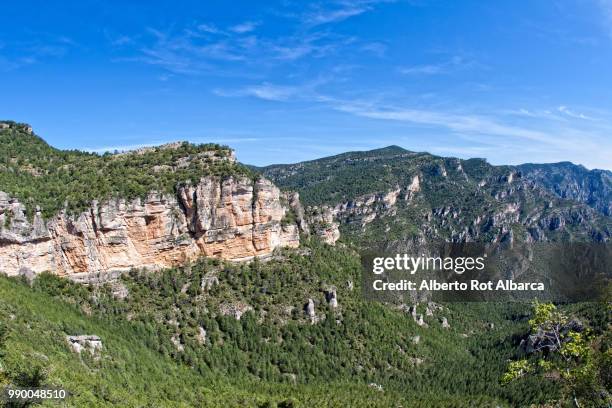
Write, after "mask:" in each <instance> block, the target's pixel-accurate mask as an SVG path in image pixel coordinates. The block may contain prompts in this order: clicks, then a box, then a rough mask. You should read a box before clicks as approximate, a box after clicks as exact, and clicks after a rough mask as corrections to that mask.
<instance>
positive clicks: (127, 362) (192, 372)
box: [0, 242, 558, 407]
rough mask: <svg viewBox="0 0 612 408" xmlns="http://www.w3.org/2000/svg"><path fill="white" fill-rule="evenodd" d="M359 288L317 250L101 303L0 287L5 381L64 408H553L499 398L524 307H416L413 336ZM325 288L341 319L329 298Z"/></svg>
mask: <svg viewBox="0 0 612 408" xmlns="http://www.w3.org/2000/svg"><path fill="white" fill-rule="evenodd" d="M359 274H360V264H359V259H358V257H357V256H356V254H355V253H354V252H353V251H352V250H350V249H348V248H345V249H342V248H339V249H335V248H332V247H329V246H322V245H320V244H317V243H316V242H312V243H311V244H309V245H308V246H307V247H305V248H303V249H301V250H286V251H284V252H282V253H279V254H278V255H277V257H276V258H275V259H273V260H270V261H268V262H265V263H262V262H254V263H250V264H241V265H236V264H231V263H224V262H219V261H210V260H204V259H203V260H201V261H199V262H197V263H195V264H191V265H187V266H185V267H183V268H178V269H172V270H166V271H162V272H160V273H156V274H152V273H144V272H138V271H134V272H133V273H130V274H129V275H126V276H125V277H124V278H122V279H121V283H120V284H113V285H108V286H105V287H93V286H81V285H77V284H73V283H70V282H69V281H67V280H63V279H60V278H57V277H54V276H52V275H42V276H39V277H38V278H37V279H36V280H35V281H34V283H33V287H32V288H29V287H28V286H27V285H26V284H25V283H18V282H17V281H15V280H10V279H7V278H1V279H0V294H1V296H0V314H1V315H2V322H3V333H4V335H3V337H2V339H3V341H2V343H3V345H2V348H1V350H2V354H0V355H1V356H2V357H1V359H2V367H3V368H2V374H1V375H2V377H1V378H3V380H2V381H3V382H4V383H13V384H24V383H27V382H28V381H32V380H31V378H32V377H33V376H36V377H37V378H39V380H37V381H38V382H40V383H43V384H48V385H58V386H59V385H62V386H64V387H66V388H67V389H68V390H69V391H71V392H72V393H73V397H71V399H70V400H69V403H70V405H71V406H83V404H92V405H97V406H104V404H107V405H109V406H110V405H111V404H112V403H113V402H114V403H117V401H125V404H126V406H139V405H140V404H147V402H148V403H149V404H150V403H153V404H154V405H156V404H159V403H160V401H166V402H164V405H166V404H167V405H168V406H171V405H172V404H174V405H179V404H180V402H186V403H188V404H191V405H199V404H200V403H201V404H202V405H203V406H206V404H209V405H210V406H216V405H218V404H220V403H221V402H222V401H223V403H226V404H227V405H229V406H274V404H277V403H278V404H279V405H278V406H303V407H312V406H347V404H349V405H350V406H363V407H371V406H381V407H387V406H396V405H403V406H423V407H430V406H453V407H458V406H465V407H471V406H491V405H495V406H520V405H526V404H529V403H534V402H537V403H543V402H545V401H547V400H550V399H555V398H558V393H557V390H556V387H555V384H554V382H547V383H542V382H541V381H540V380H539V379H537V378H523V379H521V380H519V381H517V382H515V383H512V384H509V385H505V386H502V385H501V383H500V378H501V376H502V375H503V373H504V371H505V369H506V365H507V360H508V359H511V358H515V357H517V356H520V353H519V351H518V342H519V341H520V339H521V337H522V336H524V334H525V333H526V330H527V318H528V310H529V307H528V305H523V304H516V305H510V306H509V305H502V304H471V305H468V304H465V305H464V304H449V305H444V306H442V305H427V304H424V305H421V306H419V308H420V310H419V311H420V312H425V308H428V309H431V310H432V312H433V315H432V316H429V315H428V316H427V317H426V319H425V321H426V323H427V327H425V326H422V327H421V326H418V325H417V324H416V322H415V321H414V320H413V319H412V316H411V315H410V314H409V313H408V312H407V311H405V310H403V309H401V308H400V309H398V308H396V307H390V306H385V305H382V304H379V303H370V302H368V301H364V300H363V299H362V296H361V291H360V281H359V279H360V278H359ZM351 287H352V290H351V289H350V288H351ZM332 288H333V289H335V293H336V297H335V299H336V300H337V302H338V304H337V307H333V306H332V305H331V304H330V302H329V299H330V298H329V296H326V294H329V292H330V290H332ZM309 299H312V301H313V303H314V316H313V315H309V313H307V312H308V310H307V308H305V306H306V305H307V304H308V301H309ZM421 309H422V310H421ZM237 317H240V318H239V319H237ZM443 317H445V318H446V319H447V321H448V322H449V323H450V328H444V327H443V326H442V324H441V321H442V318H443ZM77 334H95V335H98V336H100V338H101V340H102V343H103V348H102V350H101V351H100V352H99V354H97V355H96V357H94V358H90V357H89V356H88V355H87V354H86V353H85V352H81V354H80V355H79V354H77V353H74V352H72V351H71V350H70V348H69V346H68V344H67V341H66V336H67V335H77ZM43 337H44V338H45V339H48V340H46V341H44V342H41V341H39V339H40V338H43ZM517 353H518V354H517ZM33 370H37V371H36V372H34V371H33ZM170 401H172V403H171V402H170ZM196 401H197V402H196ZM283 403H284V404H285V405H282V404H283ZM266 404H268V405H266ZM288 404H294V405H288ZM407 404H409V405H407Z"/></svg>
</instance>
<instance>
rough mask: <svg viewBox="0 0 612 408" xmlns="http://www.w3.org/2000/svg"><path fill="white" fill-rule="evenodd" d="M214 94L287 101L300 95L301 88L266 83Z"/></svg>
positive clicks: (215, 91)
mask: <svg viewBox="0 0 612 408" xmlns="http://www.w3.org/2000/svg"><path fill="white" fill-rule="evenodd" d="M213 92H214V94H215V95H217V96H225V97H238V96H252V97H255V98H259V99H263V100H266V101H287V100H289V99H290V98H291V97H293V96H295V95H297V94H298V92H299V88H298V87H293V86H282V85H273V84H268V83H264V84H261V85H253V86H248V87H245V88H242V89H237V90H226V89H215V90H213Z"/></svg>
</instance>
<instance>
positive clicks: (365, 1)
mask: <svg viewBox="0 0 612 408" xmlns="http://www.w3.org/2000/svg"><path fill="white" fill-rule="evenodd" d="M392 1H393V0H341V1H329V2H323V3H317V4H315V5H314V6H313V7H312V9H311V10H310V11H308V12H306V13H304V14H303V15H302V21H303V22H304V23H305V24H307V25H309V26H317V25H322V24H330V23H337V22H340V21H343V20H346V19H348V18H351V17H355V16H358V15H360V14H363V13H366V12H368V11H371V10H373V9H374V7H375V6H376V5H377V4H379V3H389V2H392Z"/></svg>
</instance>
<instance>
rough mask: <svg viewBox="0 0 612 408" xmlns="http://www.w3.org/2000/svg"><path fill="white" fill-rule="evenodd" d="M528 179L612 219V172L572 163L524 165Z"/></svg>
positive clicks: (521, 169) (523, 168)
mask: <svg viewBox="0 0 612 408" xmlns="http://www.w3.org/2000/svg"><path fill="white" fill-rule="evenodd" d="M518 168H519V169H520V171H521V172H522V173H523V175H524V176H525V177H526V178H529V179H531V180H534V181H536V182H538V183H540V184H541V185H543V186H545V187H546V188H548V189H549V190H550V191H552V192H553V193H554V194H555V195H557V196H558V197H560V198H564V199H570V200H574V201H579V202H582V203H585V204H587V205H589V206H590V207H592V208H595V209H596V210H598V211H599V212H601V213H602V214H604V215H607V216H612V172H610V171H608V170H599V169H594V170H587V169H586V168H584V167H582V166H577V165H575V164H573V163H570V162H561V163H551V164H522V165H520V166H518Z"/></svg>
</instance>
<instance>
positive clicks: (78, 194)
mask: <svg viewBox="0 0 612 408" xmlns="http://www.w3.org/2000/svg"><path fill="white" fill-rule="evenodd" d="M3 123H10V125H11V126H10V127H9V128H6V129H0V191H4V192H5V193H7V194H9V195H10V196H13V197H16V198H17V199H19V201H21V202H22V203H24V204H25V205H26V207H27V209H28V212H29V213H30V214H32V211H33V210H34V209H35V208H36V206H39V207H40V208H41V210H42V213H43V216H44V217H45V218H49V217H51V216H53V215H55V214H56V213H57V212H59V211H60V210H61V209H63V208H64V206H66V207H67V209H68V211H69V212H78V211H82V210H83V209H85V208H87V207H88V206H89V205H90V203H91V201H92V200H95V199H97V200H101V199H106V198H110V197H115V196H116V197H121V198H125V199H132V198H136V197H144V196H146V194H147V193H149V192H151V191H160V192H168V193H169V192H173V191H174V189H175V187H176V185H177V184H178V183H181V182H187V181H191V182H197V181H198V180H199V179H200V178H201V177H202V176H205V175H223V176H225V175H247V176H251V175H252V171H251V170H249V169H248V168H247V167H245V166H243V165H241V164H238V163H235V162H234V161H232V160H228V159H229V157H230V155H231V150H230V149H229V148H228V147H226V146H221V145H218V144H199V145H195V144H190V143H187V142H182V143H174V144H170V145H166V146H160V147H156V148H147V149H142V150H139V151H134V152H128V153H121V154H111V153H106V154H103V155H99V154H95V153H88V152H82V151H78V150H59V149H55V148H53V147H51V146H49V145H48V144H47V143H46V142H45V141H43V140H42V139H41V138H39V137H38V136H36V135H34V134H31V133H29V132H27V131H26V128H25V126H19V125H16V124H13V123H11V122H3Z"/></svg>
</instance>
